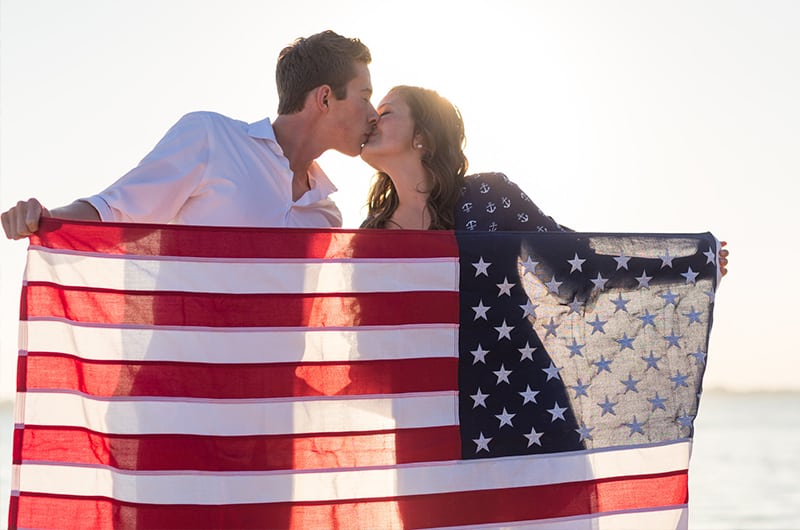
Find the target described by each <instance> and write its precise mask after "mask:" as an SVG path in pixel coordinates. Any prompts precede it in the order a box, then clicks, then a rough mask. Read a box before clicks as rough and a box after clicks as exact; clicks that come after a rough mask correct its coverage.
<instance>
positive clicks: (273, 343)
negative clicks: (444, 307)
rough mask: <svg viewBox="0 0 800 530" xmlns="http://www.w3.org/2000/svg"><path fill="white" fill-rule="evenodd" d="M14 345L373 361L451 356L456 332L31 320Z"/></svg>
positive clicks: (159, 355) (150, 354)
mask: <svg viewBox="0 0 800 530" xmlns="http://www.w3.org/2000/svg"><path fill="white" fill-rule="evenodd" d="M23 337H24V338H23ZM20 344H21V345H22V347H23V348H25V349H27V351H36V352H56V353H64V354H67V355H73V356H75V357H80V358H82V359H91V360H101V361H178V362H198V363H232V364H236V363H265V362H275V363H282V362H303V361H306V362H317V361H376V360H392V359H411V358H432V357H458V327H457V325H455V324H431V325H415V326H392V327H366V326H363V327H359V328H338V329H337V328H314V329H310V330H309V329H307V328H232V329H221V328H197V327H192V328H190V327H183V328H181V327H152V328H119V327H113V326H94V325H82V324H77V323H73V322H69V321H63V320H31V321H27V322H25V321H23V322H21V323H20Z"/></svg>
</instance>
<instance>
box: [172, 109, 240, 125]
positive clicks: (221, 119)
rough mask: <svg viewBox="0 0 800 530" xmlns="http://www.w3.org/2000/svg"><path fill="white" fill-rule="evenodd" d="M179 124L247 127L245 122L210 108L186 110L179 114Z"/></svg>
mask: <svg viewBox="0 0 800 530" xmlns="http://www.w3.org/2000/svg"><path fill="white" fill-rule="evenodd" d="M178 124H179V125H183V126H193V127H209V128H218V127H219V128H224V127H236V128H242V127H247V123H246V122H244V121H241V120H237V119H234V118H231V117H229V116H225V115H224V114H220V113H219V112H213V111H210V110H195V111H192V112H188V113H186V114H184V115H183V116H181V118H180V120H178Z"/></svg>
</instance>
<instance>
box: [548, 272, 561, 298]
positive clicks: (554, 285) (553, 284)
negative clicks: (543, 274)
mask: <svg viewBox="0 0 800 530" xmlns="http://www.w3.org/2000/svg"><path fill="white" fill-rule="evenodd" d="M562 283H564V282H557V281H556V275H555V274H553V277H552V278H550V281H549V282H546V283H545V285H546V286H547V290H548V291H550V292H551V293H555V294H558V288H559V287H561V284H562Z"/></svg>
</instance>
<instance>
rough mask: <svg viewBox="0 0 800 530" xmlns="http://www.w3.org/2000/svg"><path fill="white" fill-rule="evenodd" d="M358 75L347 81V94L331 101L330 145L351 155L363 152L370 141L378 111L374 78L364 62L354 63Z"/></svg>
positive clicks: (329, 101)
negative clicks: (373, 86)
mask: <svg viewBox="0 0 800 530" xmlns="http://www.w3.org/2000/svg"><path fill="white" fill-rule="evenodd" d="M355 71H356V76H355V77H354V78H353V79H351V80H350V82H349V83H348V84H347V97H345V98H344V99H336V98H335V97H332V98H330V99H329V100H328V104H329V106H330V113H329V116H330V119H331V120H332V122H331V125H332V129H333V130H332V136H331V146H330V147H331V148H332V149H336V150H337V151H339V152H341V153H344V154H346V155H349V156H356V155H358V154H359V153H360V152H361V146H362V145H364V144H365V143H366V142H367V139H368V138H369V135H370V133H371V132H372V129H373V128H374V127H375V123H376V122H377V121H378V113H377V112H375V107H373V106H372V103H371V102H370V98H371V97H372V81H371V79H370V76H369V68H367V65H366V64H364V63H361V62H356V63H355Z"/></svg>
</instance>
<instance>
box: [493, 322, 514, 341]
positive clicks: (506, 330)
mask: <svg viewBox="0 0 800 530" xmlns="http://www.w3.org/2000/svg"><path fill="white" fill-rule="evenodd" d="M494 329H496V330H497V333H498V335H497V340H500V339H502V338H503V337H505V338H507V339H508V340H511V330H512V329H514V326H509V325H508V324H506V320H505V319H503V325H502V326H500V327H499V328H494Z"/></svg>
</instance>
